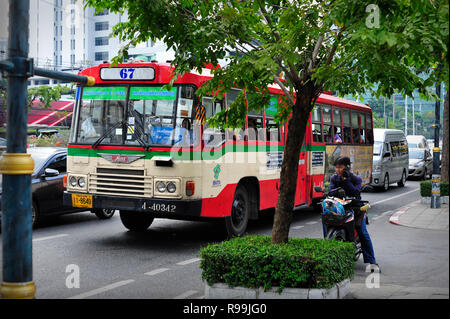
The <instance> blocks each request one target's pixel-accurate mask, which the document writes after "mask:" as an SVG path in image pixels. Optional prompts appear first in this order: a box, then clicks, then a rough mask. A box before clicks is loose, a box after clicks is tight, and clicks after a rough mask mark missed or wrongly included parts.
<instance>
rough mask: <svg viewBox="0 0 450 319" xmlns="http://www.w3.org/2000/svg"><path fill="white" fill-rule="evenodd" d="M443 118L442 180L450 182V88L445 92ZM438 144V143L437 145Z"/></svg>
mask: <svg viewBox="0 0 450 319" xmlns="http://www.w3.org/2000/svg"><path fill="white" fill-rule="evenodd" d="M443 117H444V118H443V119H442V122H443V123H442V150H441V152H442V153H441V154H442V163H441V181H442V182H445V181H446V182H448V164H449V163H448V159H449V158H448V157H449V155H448V152H449V149H448V146H449V145H448V143H449V140H448V130H449V114H448V89H447V93H445V100H444V115H443ZM436 146H437V145H436Z"/></svg>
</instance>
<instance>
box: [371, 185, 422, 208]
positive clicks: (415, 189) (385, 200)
mask: <svg viewBox="0 0 450 319" xmlns="http://www.w3.org/2000/svg"><path fill="white" fill-rule="evenodd" d="M418 190H419V188H414V189H413V190H412V191H409V192H406V193H403V194H400V195H396V196H392V197H389V198H386V199H383V200H380V201H378V202H375V203H371V204H370V205H371V206H373V205H376V204H379V203H384V202H387V201H388V200H391V199H394V198H398V197H402V196H404V195H407V194H410V193H413V192H416V191H418Z"/></svg>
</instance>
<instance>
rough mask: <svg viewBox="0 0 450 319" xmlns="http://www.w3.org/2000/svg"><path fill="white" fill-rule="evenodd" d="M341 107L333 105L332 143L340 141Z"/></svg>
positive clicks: (339, 142)
mask: <svg viewBox="0 0 450 319" xmlns="http://www.w3.org/2000/svg"><path fill="white" fill-rule="evenodd" d="M341 113H342V112H341V109H340V108H338V107H333V126H334V134H333V143H335V144H341V143H342V119H341Z"/></svg>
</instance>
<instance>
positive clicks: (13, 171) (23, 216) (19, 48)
mask: <svg viewBox="0 0 450 319" xmlns="http://www.w3.org/2000/svg"><path fill="white" fill-rule="evenodd" d="M29 6H30V3H29V0H16V1H14V0H10V1H9V22H10V23H9V52H8V57H9V65H10V66H11V65H12V66H13V68H12V69H11V70H10V71H9V72H8V99H7V110H8V112H7V123H8V126H7V127H8V129H7V135H6V137H7V144H6V145H7V146H6V150H7V152H6V153H5V154H3V159H2V161H1V163H0V170H1V173H2V174H3V177H2V178H3V196H2V210H3V213H2V237H3V282H2V284H1V291H0V292H1V296H2V297H3V298H27V299H28V298H34V293H35V291H36V287H35V285H34V282H33V281H32V277H33V276H32V251H31V243H32V238H31V234H32V229H31V174H32V173H33V168H34V162H33V159H32V158H31V156H30V155H29V154H27V153H26V152H27V78H28V76H29V75H31V74H30V73H29V68H28V66H29V63H28V62H27V59H28V24H29ZM8 68H9V67H8Z"/></svg>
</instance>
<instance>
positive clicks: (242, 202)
mask: <svg viewBox="0 0 450 319" xmlns="http://www.w3.org/2000/svg"><path fill="white" fill-rule="evenodd" d="M249 212H250V201H249V196H248V192H247V189H246V188H245V186H243V185H239V186H238V188H237V189H236V192H235V193H234V198H233V204H232V208H231V214H230V216H227V217H225V228H226V230H227V235H228V237H230V238H231V237H236V236H241V235H243V234H244V232H245V230H246V229H247V224H248V217H249Z"/></svg>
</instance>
